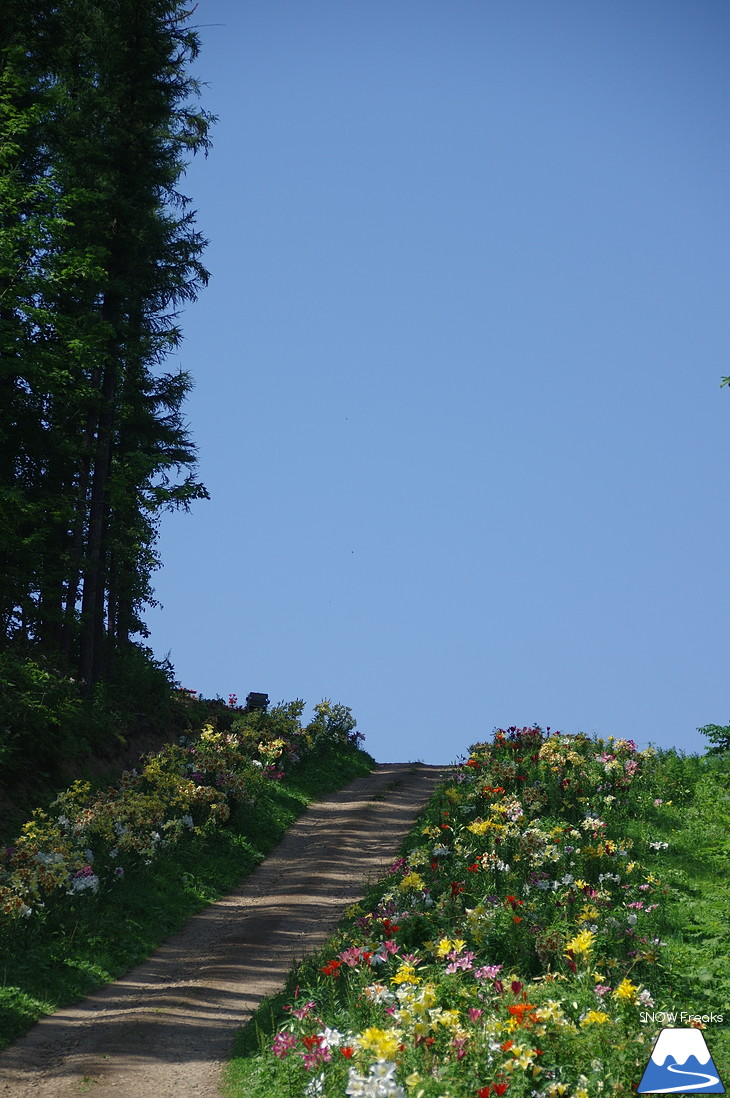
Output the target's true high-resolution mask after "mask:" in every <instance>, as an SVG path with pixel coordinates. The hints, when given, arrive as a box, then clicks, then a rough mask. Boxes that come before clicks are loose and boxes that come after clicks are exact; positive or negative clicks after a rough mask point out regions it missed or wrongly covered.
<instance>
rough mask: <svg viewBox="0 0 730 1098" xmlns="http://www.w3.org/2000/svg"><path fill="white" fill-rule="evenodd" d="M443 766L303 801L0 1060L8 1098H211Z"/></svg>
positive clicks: (383, 863) (404, 766) (399, 770)
mask: <svg viewBox="0 0 730 1098" xmlns="http://www.w3.org/2000/svg"><path fill="white" fill-rule="evenodd" d="M446 769H447V768H445V767H438V766H424V765H422V764H415V765H411V764H410V763H382V764H381V765H379V766H378V767H377V768H376V769H375V770H374V771H373V773H372V774H369V775H368V776H367V777H364V778H357V779H356V780H355V781H354V782H351V783H350V785H348V786H347V787H346V788H345V789H342V790H339V791H338V792H337V793H332V794H330V795H329V796H328V797H326V798H325V799H324V800H323V801H320V802H318V803H317V804H314V805H311V806H310V807H309V809H308V810H307V811H306V812H305V813H304V815H303V816H301V817H300V818H299V819H298V820H297V821H296V822H295V823H294V824H293V825H292V827H291V828H290V830H289V831H288V832H287V834H286V836H285V838H284V839H283V840H282V842H281V843H280V844H279V846H278V847H277V848H276V850H275V851H274V852H273V853H272V854H270V855H269V857H268V858H267V859H266V861H265V862H263V863H262V864H261V865H260V866H259V867H258V868H257V869H256V870H254V872H253V873H252V874H251V875H250V876H249V877H247V878H246V880H245V881H244V883H243V884H242V885H241V886H240V888H239V889H238V890H237V891H236V892H234V893H233V894H232V895H230V896H227V897H226V898H225V899H223V900H220V901H219V902H218V903H216V904H212V905H211V906H210V907H208V908H206V909H205V910H204V911H202V912H201V913H200V914H199V915H196V916H194V917H193V918H192V919H191V920H190V921H189V922H188V923H187V925H186V926H185V927H184V929H183V930H182V931H180V933H179V934H175V935H174V936H173V937H171V938H168V939H167V941H166V942H164V943H163V945H162V946H161V947H160V948H159V949H158V950H157V951H156V952H155V953H154V954H153V956H152V957H151V958H150V959H149V960H148V961H145V962H144V963H143V964H141V965H139V966H138V967H137V968H135V969H133V970H132V971H131V972H130V973H128V974H127V976H125V977H124V979H122V980H119V981H118V982H117V983H115V984H111V985H110V986H109V987H107V988H104V989H103V990H101V991H99V992H97V993H96V994H95V995H93V996H91V997H90V998H88V999H85V1000H84V1001H83V1002H81V1003H79V1004H78V1005H77V1006H75V1007H69V1008H67V1009H65V1010H61V1011H58V1013H57V1014H54V1015H53V1016H51V1017H49V1018H46V1019H44V1020H43V1021H41V1022H39V1023H38V1025H36V1026H35V1027H34V1028H33V1029H32V1030H31V1031H30V1033H28V1034H27V1035H26V1036H25V1037H23V1038H21V1039H20V1040H19V1041H16V1042H15V1044H13V1045H11V1046H10V1047H9V1048H8V1049H6V1050H5V1051H4V1052H3V1053H0V1096H4V1095H8V1096H9V1098H10V1096H12V1098H71V1096H77V1095H82V1094H89V1095H92V1096H93V1098H111V1096H114V1098H188V1096H190V1098H217V1096H218V1095H219V1094H220V1089H219V1080H220V1070H221V1065H222V1064H223V1063H224V1062H225V1061H226V1060H227V1058H228V1056H229V1053H230V1050H231V1046H232V1043H233V1038H234V1035H235V1033H236V1030H237V1029H240V1028H241V1026H242V1025H243V1024H244V1023H245V1022H246V1020H247V1019H248V1017H249V1016H250V1014H251V1012H252V1011H253V1010H255V1008H256V1007H257V1005H258V1004H259V1003H260V1002H261V1000H262V999H264V998H266V997H267V996H268V995H270V994H272V993H273V992H275V991H276V990H278V989H279V988H280V987H281V986H282V985H283V983H284V980H285V978H286V974H287V973H288V971H289V969H290V968H291V966H292V963H293V962H294V961H295V960H297V959H298V958H300V957H302V956H303V955H304V954H305V953H308V952H310V951H312V950H313V949H315V948H316V947H317V946H319V945H321V944H322V943H323V942H324V941H326V939H327V937H328V935H329V934H330V932H331V931H332V930H333V928H334V927H335V926H336V924H337V922H338V921H339V919H340V917H341V915H342V913H343V911H344V909H345V907H347V906H348V905H349V904H351V903H354V902H355V901H356V900H357V899H358V898H359V897H360V896H362V894H363V891H364V890H365V888H366V886H367V883H368V880H375V879H377V878H378V877H380V876H382V873H383V871H384V870H385V869H386V868H387V866H388V865H389V864H390V863H391V862H392V861H393V859H394V858H395V857H396V856H397V853H398V848H399V846H400V843H401V841H402V840H403V838H404V837H405V835H406V833H407V831H408V829H409V827H410V826H411V824H412V822H413V820H414V819H415V817H416V815H417V814H418V811H419V810H420V809H421V808H422V807H423V805H424V804H425V803H426V801H427V800H428V798H429V796H430V795H431V793H432V792H433V790H434V788H435V787H436V785H437V783H438V780H439V778H440V777H441V776H442V775H443V774H444V773H445V772H446Z"/></svg>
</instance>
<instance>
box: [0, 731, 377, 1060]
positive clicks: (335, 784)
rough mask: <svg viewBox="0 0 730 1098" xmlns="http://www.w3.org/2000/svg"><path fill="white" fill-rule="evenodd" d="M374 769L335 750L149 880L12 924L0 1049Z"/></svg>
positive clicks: (130, 961)
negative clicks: (316, 806) (316, 805)
mask: <svg viewBox="0 0 730 1098" xmlns="http://www.w3.org/2000/svg"><path fill="white" fill-rule="evenodd" d="M373 766H374V760H373V759H372V758H371V756H369V755H368V754H367V753H366V752H364V751H360V750H357V749H355V748H352V747H337V746H334V747H332V748H331V749H329V750H328V752H327V755H326V758H325V759H323V758H322V757H311V758H308V759H306V760H305V762H303V763H301V764H300V765H299V766H298V767H297V769H296V770H295V771H294V772H293V773H292V775H291V776H290V777H289V778H287V780H286V782H282V783H271V785H270V786H268V787H267V795H266V796H265V797H261V798H259V799H258V801H257V804H256V807H255V809H250V808H249V809H239V810H238V811H237V812H235V813H234V815H233V817H232V819H231V820H230V821H229V823H228V825H227V826H226V827H225V828H218V829H216V830H214V831H211V832H210V833H209V834H203V835H195V836H191V838H190V839H189V840H188V841H187V842H186V843H185V844H182V845H181V846H179V847H175V848H174V850H173V852H171V853H169V854H167V855H166V856H164V857H161V858H160V859H159V861H156V862H155V864H154V866H153V867H152V868H151V869H150V871H148V872H145V871H144V869H141V870H138V871H136V872H130V873H128V874H127V876H126V877H125V879H124V880H123V881H121V882H119V883H118V884H115V889H114V896H113V898H111V897H110V896H109V895H108V894H107V895H102V894H100V895H99V896H90V895H85V896H80V897H78V898H73V899H72V900H71V901H70V902H69V900H68V899H67V897H65V896H63V897H60V898H59V899H58V900H57V901H55V905H54V909H53V911H52V912H51V911H49V912H48V915H49V916H52V918H51V917H48V918H46V919H45V920H32V921H31V920H24V921H23V922H21V923H18V922H15V923H13V924H12V925H11V926H10V927H8V929H7V931H6V935H5V937H2V938H0V1048H1V1047H4V1046H5V1045H7V1044H8V1043H9V1042H10V1041H12V1040H14V1039H15V1038H17V1037H19V1036H21V1035H22V1034H23V1033H25V1032H26V1031H27V1030H28V1028H29V1027H30V1026H31V1025H32V1024H33V1023H34V1022H35V1021H37V1020H38V1019H39V1018H41V1017H42V1016H43V1015H46V1014H49V1013H52V1012H53V1011H54V1010H56V1009H58V1008H59V1007H61V1006H67V1005H69V1004H71V1003H73V1002H75V1001H77V1000H78V999H80V998H82V997H83V996H84V995H87V994H89V993H90V992H92V991H94V990H95V989H96V988H98V987H100V986H101V985H103V984H105V983H108V982H109V981H111V980H114V979H117V978H118V977H120V976H121V975H123V974H124V973H125V972H127V971H128V970H129V969H130V968H132V967H133V966H134V965H135V964H138V963H139V962H140V961H142V960H144V959H145V958H146V957H148V956H149V954H150V953H151V952H152V951H153V950H154V949H155V948H156V947H157V946H158V945H159V944H160V942H161V941H162V940H163V939H164V938H166V937H167V936H168V935H169V934H172V933H174V932H175V931H177V930H179V929H180V928H181V927H182V926H183V925H184V924H185V922H186V920H187V919H188V918H189V917H190V916H191V915H193V914H195V912H197V911H200V910H201V908H203V907H205V905H206V904H209V903H212V902H213V901H215V900H217V899H220V897H221V896H224V895H226V893H227V892H230V891H231V890H232V889H233V888H235V887H236V886H237V885H238V884H239V883H240V882H241V881H242V880H243V879H244V878H245V877H246V876H247V875H248V874H249V873H250V872H251V871H252V870H253V869H254V868H255V867H256V866H257V865H258V864H259V863H260V862H261V861H263V859H264V858H265V857H266V855H267V854H269V853H270V851H271V850H272V849H273V848H274V847H275V846H276V845H277V843H278V842H279V841H280V839H281V838H282V837H283V835H284V834H285V832H286V830H287V828H288V827H289V826H290V825H291V824H292V823H293V821H294V820H295V819H296V818H297V817H298V816H299V815H301V813H302V812H303V811H304V810H305V809H306V807H307V805H308V804H310V803H311V802H312V801H315V800H317V799H318V798H320V797H322V796H324V795H325V794H327V793H329V792H332V791H334V790H336V789H339V788H341V787H342V786H344V785H346V784H347V783H348V782H350V781H352V780H353V779H354V778H357V777H360V776H362V775H365V774H368V773H369V772H370V771H371V770H372V768H373ZM51 926H52V927H53V930H52V931H51V930H50V929H49V927H51Z"/></svg>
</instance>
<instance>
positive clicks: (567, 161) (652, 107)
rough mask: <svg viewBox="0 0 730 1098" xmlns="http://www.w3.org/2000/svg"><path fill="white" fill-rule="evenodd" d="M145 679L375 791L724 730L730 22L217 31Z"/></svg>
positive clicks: (209, 9)
mask: <svg viewBox="0 0 730 1098" xmlns="http://www.w3.org/2000/svg"><path fill="white" fill-rule="evenodd" d="M192 22H194V23H197V24H198V26H199V28H200V36H201V41H202V49H201V55H200V58H199V60H198V63H197V65H196V72H197V74H198V76H199V77H200V78H201V79H202V80H204V81H206V82H207V85H208V86H207V87H206V88H205V89H204V92H203V97H202V104H203V106H204V107H205V108H206V109H207V110H210V111H212V112H213V113H215V114H217V115H218V116H219V122H218V124H217V125H216V127H215V129H214V131H213V135H212V136H213V149H212V151H211V153H210V155H209V157H208V158H207V159H203V158H200V159H198V160H196V161H195V162H194V164H193V165H192V166H191V168H190V170H189V172H188V174H187V178H186V181H185V187H186V189H187V193H188V194H190V195H191V197H192V199H193V204H194V207H195V209H196V210H197V211H198V223H199V227H200V229H201V230H202V232H203V233H204V234H205V235H206V237H208V238H209V239H210V246H209V248H208V250H207V252H206V263H207V265H208V267H209V268H210V270H211V273H212V278H211V282H210V285H209V287H208V289H207V290H205V291H204V292H203V293H202V295H201V297H200V298H199V300H198V302H197V303H195V304H194V305H193V306H191V307H189V308H188V309H187V310H186V312H185V314H184V315H183V317H182V325H183V330H184V333H185V342H184V344H183V345H182V347H181V349H180V350H179V351H178V352H177V354H176V356H175V359H174V361H171V363H170V365H180V366H182V367H183V368H184V369H187V370H189V371H191V373H192V374H193V376H194V378H195V383H196V388H195V392H194V393H193V395H192V396H191V398H190V400H189V403H188V418H189V421H190V425H191V429H192V432H193V435H194V438H195V440H196V442H197V444H198V446H199V449H200V459H201V460H200V464H201V474H202V478H203V480H204V482H205V483H206V485H207V487H208V489H209V491H210V493H211V496H212V499H211V501H210V502H207V503H199V504H197V505H195V507H194V510H193V512H192V514H190V515H187V516H185V515H172V516H170V517H169V518H166V519H165V521H164V523H163V526H162V530H161V540H160V551H161V555H162V559H163V562H164V568H163V569H162V570H161V571H160V572H159V573H158V575H157V582H156V589H157V597H158V598H159V599H160V601H161V603H162V604H163V608H162V609H158V610H154V611H151V612H150V613H149V615H148V622H149V625H150V628H151V632H152V635H151V641H150V643H151V644H152V646H153V648H154V651H155V653H156V654H157V655H158V656H160V657H163V656H165V655H167V654H168V653H169V655H170V658H171V659H172V662H173V665H174V667H175V669H176V676H177V678H178V679H179V680H180V682H181V683H182V684H183V685H184V686H186V687H190V688H195V689H198V690H200V691H202V692H203V693H204V694H205V695H207V696H215V695H221V696H224V697H227V695H228V693H229V692H231V691H234V692H236V693H237V694H238V695H239V697H243V696H245V694H246V693H248V691H249V690H258V691H264V692H267V693H268V694H269V695H270V696H271V698H272V700H274V701H278V700H288V699H291V698H295V697H301V698H304V699H305V700H306V701H307V703H308V704H309V705H311V704H314V703H315V702H317V701H318V700H319V699H320V698H322V697H329V698H331V699H333V700H334V701H339V702H342V703H343V704H345V705H349V706H351V707H352V709H353V712H354V715H355V716H356V718H357V720H358V725H359V728H360V729H361V730H362V731H363V732H364V733H365V735H366V747H367V748H368V749H369V750H370V751H371V752H372V753H373V754H374V755H375V757H376V758H377V759H378V760H379V761H396V760H405V759H422V760H423V761H425V762H449V761H451V760H452V759H454V758H455V757H456V756H457V755H459V754H460V753H462V752H464V751H465V750H466V748H467V747H468V745H469V744H470V743H473V742H474V741H476V740H479V739H484V738H487V737H488V736H489V735H490V733H491V731H492V729H493V728H494V727H495V726H505V725H511V724H517V725H523V724H528V723H533V722H538V723H540V724H542V725H543V726H545V725H550V726H551V727H552V728H560V729H562V730H564V731H566V732H577V731H584V732H587V733H589V734H593V733H597V734H601V735H615V736H628V737H633V738H634V739H636V740H637V742H639V744H640V745H642V746H645V745H646V744H647V743H648V742H653V743H655V744H657V745H660V746H676V747H679V748H682V749H684V750H687V751H696V750H704V747H705V746H706V741H705V740H704V738H703V737H701V736H699V735H698V734H697V733H696V731H695V730H696V728H697V727H698V726H700V725H702V724H706V723H708V722H715V723H726V721H727V720H728V719H730V697H729V696H728V694H729V689H728V621H729V620H730V597H729V595H728V582H727V555H728V544H729V543H730V498H729V493H728V472H729V471H730V392H728V391H727V390H721V389H720V387H719V386H720V379H721V377H722V376H723V375H725V374H730V367H729V366H728V353H727V351H728V308H727V306H728V291H729V290H730V231H729V230H730V217H729V204H728V194H730V148H729V145H728V133H730V77H729V76H728V69H727V57H728V53H729V51H730V7H728V5H727V3H725V2H724V0H723V2H714V0H701V2H697V0H686V2H684V0H682V2H678V0H643V2H642V3H637V2H636V0H631V2H623V0H611V2H610V3H609V2H607V0H603V2H599V0H597V2H596V3H591V4H586V3H584V2H572V0H554V2H551V3H546V2H544V0H499V2H492V0H478V2H477V0H450V2H448V3H447V2H446V0H439V2H434V0H418V2H415V0H242V2H239V0H201V3H200V4H199V7H198V9H197V11H196V13H195V15H194V17H193V19H192Z"/></svg>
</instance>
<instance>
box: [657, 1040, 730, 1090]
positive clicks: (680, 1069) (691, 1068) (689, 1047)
mask: <svg viewBox="0 0 730 1098" xmlns="http://www.w3.org/2000/svg"><path fill="white" fill-rule="evenodd" d="M724 1093H725V1088H724V1086H723V1085H722V1083H721V1082H720V1073H719V1072H718V1070H717V1068H716V1067H715V1062H714V1060H713V1059H712V1056H711V1054H710V1050H709V1048H708V1047H707V1042H706V1041H705V1038H704V1034H703V1033H702V1030H701V1029H663V1030H662V1031H661V1033H660V1034H659V1036H658V1037H657V1039H656V1044H655V1045H654V1048H653V1049H652V1050H651V1056H650V1057H649V1063H648V1064H647V1065H646V1070H645V1071H644V1074H643V1075H642V1077H641V1082H640V1083H639V1089H638V1091H637V1094H724Z"/></svg>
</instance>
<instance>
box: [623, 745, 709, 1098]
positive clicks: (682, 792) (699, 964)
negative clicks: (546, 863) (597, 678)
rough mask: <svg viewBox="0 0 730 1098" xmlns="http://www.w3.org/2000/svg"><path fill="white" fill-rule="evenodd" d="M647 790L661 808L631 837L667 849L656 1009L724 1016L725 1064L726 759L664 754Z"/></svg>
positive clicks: (660, 865) (661, 859)
mask: <svg viewBox="0 0 730 1098" xmlns="http://www.w3.org/2000/svg"><path fill="white" fill-rule="evenodd" d="M652 783H653V786H654V788H653V790H652V791H653V792H655V793H656V794H657V796H659V797H662V799H663V800H664V801H665V804H663V805H661V806H657V807H654V806H653V805H652V806H651V807H650V808H649V809H648V810H647V814H646V817H645V818H644V819H642V820H637V821H635V822H634V825H633V831H634V835H635V836H636V839H637V842H641V841H644V842H647V841H659V842H666V843H667V844H668V846H667V848H666V849H663V850H662V851H661V852H659V854H658V857H657V869H656V873H657V876H658V877H659V878H660V879H661V881H662V883H663V885H664V889H665V896H664V902H663V903H662V905H661V913H662V921H661V923H660V932H661V937H662V940H663V941H664V942H665V946H664V948H663V950H662V954H661V956H660V959H659V961H658V965H657V968H658V977H659V997H657V1005H656V1007H655V1010H664V1011H677V1012H680V1013H681V1012H682V1011H686V1012H687V1013H690V1014H694V1015H700V1016H702V1015H711V1014H712V1013H714V1014H715V1015H718V1014H722V1015H723V1017H724V1024H723V1025H722V1026H715V1025H713V1026H712V1040H713V1043H712V1052H713V1054H714V1053H715V1050H716V1049H717V1050H718V1055H719V1057H720V1059H721V1060H722V1061H723V1062H724V1063H725V1064H730V970H729V968H728V957H730V828H729V827H728V821H729V820H730V755H725V756H718V757H713V756H704V757H698V756H686V757H685V756H677V755H674V754H670V753H669V752H666V753H665V752H662V753H660V754H659V756H658V757H657V760H656V772H655V775H654V776H653V777H652ZM669 800H671V801H672V804H671V805H669V806H667V804H666V801H669ZM676 1024H679V1023H678V1022H677V1023H676ZM725 1082H727V1080H725Z"/></svg>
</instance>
